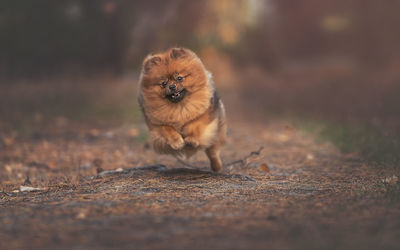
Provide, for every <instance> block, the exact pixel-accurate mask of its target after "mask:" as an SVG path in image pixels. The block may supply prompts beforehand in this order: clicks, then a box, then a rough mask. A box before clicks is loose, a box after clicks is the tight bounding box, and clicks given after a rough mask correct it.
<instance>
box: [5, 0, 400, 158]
mask: <svg viewBox="0 0 400 250" xmlns="http://www.w3.org/2000/svg"><path fill="white" fill-rule="evenodd" d="M399 9H400V1H390V0H385V1H376V0H327V1H319V0H304V1H289V0H279V1H278V0H263V1H262V0H247V1H246V0H218V1H212V0H202V1H183V0H168V1H164V0H147V1H128V0H85V1H83V0H64V1H52V0H37V1H30V0H20V1H12V0H5V1H1V3H0V90H1V91H0V117H1V119H0V130H1V131H2V133H3V135H6V134H7V135H9V134H10V133H11V134H16V135H17V136H20V135H23V134H24V133H29V131H31V130H32V129H33V128H35V126H36V127H43V126H51V128H48V129H54V126H55V127H57V124H58V125H60V124H61V125H62V124H65V123H67V122H70V121H78V122H83V123H89V122H94V123H95V124H96V126H101V124H103V123H107V124H108V122H110V123H113V124H118V125H120V124H125V123H132V122H138V123H140V122H142V120H141V119H142V118H141V114H140V112H139V111H138V108H137V103H136V83H137V80H138V75H139V73H140V68H141V62H142V60H143V58H144V57H145V55H146V54H148V53H151V52H155V51H161V50H164V49H167V48H168V47H171V46H176V45H177V46H184V47H188V48H190V49H192V50H194V51H195V52H196V53H197V54H198V55H199V57H200V58H201V59H202V60H203V62H204V63H205V65H206V67H207V68H208V69H209V70H210V71H211V72H212V73H213V75H214V77H215V82H216V85H217V88H218V89H219V90H220V91H221V93H222V96H223V98H225V99H226V102H227V105H226V106H227V107H228V116H229V117H230V119H232V120H234V119H238V120H240V119H244V117H246V119H250V120H251V119H254V120H257V119H258V120H259V121H265V122H273V120H274V119H285V120H290V121H294V122H293V123H294V124H300V125H299V126H301V127H302V128H305V129H306V130H307V129H308V130H318V129H319V130H320V131H321V134H322V135H323V136H325V137H326V138H329V139H330V140H332V141H334V142H336V143H337V144H338V145H339V147H341V148H342V149H343V150H352V151H354V150H356V151H357V150H360V151H362V152H363V153H365V154H366V155H371V154H372V153H371V152H374V153H375V154H379V155H382V154H386V153H388V152H391V154H390V155H391V156H390V157H391V160H392V161H393V159H394V157H395V156H394V155H396V154H397V153H398V152H400V146H399V140H397V139H396V138H399V136H398V135H399V129H400V116H399V108H400V98H399V95H400V46H399V44H400V29H399V27H398V25H399V24H400V15H399V13H398V11H399ZM48 121H51V122H50V123H48ZM54 124H55V125H54ZM61 125H60V126H61ZM42 131H43V130H42ZM3 137H4V136H3ZM4 143H5V142H4ZM354 147H356V149H355V148H354ZM396 159H397V158H396ZM397 162H398V161H397ZM396 164H397V163H396Z"/></svg>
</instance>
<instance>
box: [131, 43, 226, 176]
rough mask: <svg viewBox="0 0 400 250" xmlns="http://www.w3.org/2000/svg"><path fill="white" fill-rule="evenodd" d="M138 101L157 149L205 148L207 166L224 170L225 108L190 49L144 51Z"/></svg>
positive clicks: (185, 152)
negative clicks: (222, 150)
mask: <svg viewBox="0 0 400 250" xmlns="http://www.w3.org/2000/svg"><path fill="white" fill-rule="evenodd" d="M139 104H140V106H141V108H142V111H143V114H144V116H145V120H146V124H147V126H148V128H149V131H150V138H151V144H152V146H153V148H154V150H155V151H156V152H157V153H161V154H173V155H177V156H180V155H185V156H186V157H190V156H191V155H193V154H194V153H196V152H197V151H198V150H205V152H206V154H207V156H208V158H209V159H210V165H211V169H212V170H213V171H215V172H220V171H221V170H222V161H221V158H220V149H221V147H222V146H223V145H224V143H225V139H226V122H225V109H224V105H223V104H222V101H221V99H220V98H219V96H218V93H217V91H216V90H215V87H214V83H213V80H212V77H211V74H210V73H209V72H208V71H207V70H206V69H205V67H204V65H203V63H202V62H201V61H200V59H199V58H198V57H197V55H196V54H195V53H194V52H192V51H191V50H189V49H185V48H171V49H169V50H167V51H166V52H163V53H159V54H151V55H148V56H147V57H146V58H145V59H144V61H143V66H142V72H141V75H140V79H139Z"/></svg>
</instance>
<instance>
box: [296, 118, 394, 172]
mask: <svg viewBox="0 0 400 250" xmlns="http://www.w3.org/2000/svg"><path fill="white" fill-rule="evenodd" d="M295 124H296V125H297V126H298V127H300V128H301V129H303V130H305V131H308V132H312V133H316V134H317V135H318V141H319V142H326V141H329V142H331V143H333V144H334V145H335V146H336V147H338V148H339V149H340V150H341V151H342V152H345V153H350V152H355V153H358V154H359V155H360V156H361V157H362V158H363V159H364V160H365V161H367V162H368V163H369V164H370V165H373V166H375V167H382V168H385V169H394V170H399V169H400V134H387V133H385V131H384V130H383V129H377V128H371V127H367V126H365V125H358V126H356V125H349V124H343V123H337V122H329V121H324V120H311V119H300V120H298V121H296V122H295Z"/></svg>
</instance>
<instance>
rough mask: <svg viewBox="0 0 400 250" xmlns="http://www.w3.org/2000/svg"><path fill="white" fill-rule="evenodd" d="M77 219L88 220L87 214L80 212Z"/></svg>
mask: <svg viewBox="0 0 400 250" xmlns="http://www.w3.org/2000/svg"><path fill="white" fill-rule="evenodd" d="M75 218H76V219H80V220H82V219H85V218H86V213H85V212H83V211H80V212H79V213H78V214H77V215H76V217H75Z"/></svg>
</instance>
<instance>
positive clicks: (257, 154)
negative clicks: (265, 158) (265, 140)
mask: <svg viewBox="0 0 400 250" xmlns="http://www.w3.org/2000/svg"><path fill="white" fill-rule="evenodd" d="M263 149H264V146H261V147H260V148H259V149H258V150H257V151H253V152H251V153H250V154H249V155H247V156H245V157H243V158H242V159H239V160H235V161H232V162H229V163H227V164H225V165H224V167H229V166H232V165H235V164H239V163H240V164H243V165H245V166H246V165H247V164H248V163H249V160H250V159H251V158H252V157H254V156H259V155H260V154H261V151H262V150H263Z"/></svg>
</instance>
